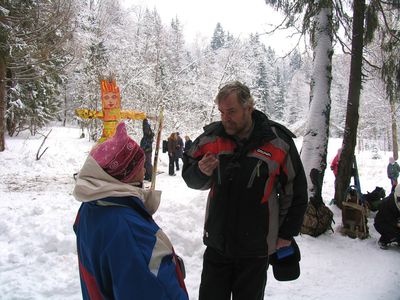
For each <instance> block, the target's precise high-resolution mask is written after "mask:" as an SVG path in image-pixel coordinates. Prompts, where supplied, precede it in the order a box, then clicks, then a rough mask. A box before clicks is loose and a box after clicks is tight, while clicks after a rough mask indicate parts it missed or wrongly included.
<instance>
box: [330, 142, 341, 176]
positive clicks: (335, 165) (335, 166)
mask: <svg viewBox="0 0 400 300" xmlns="http://www.w3.org/2000/svg"><path fill="white" fill-rule="evenodd" d="M341 154H342V148H339V149H338V150H337V153H336V155H335V157H334V158H333V160H332V163H331V170H332V171H333V174H334V175H335V178H336V177H337V174H338V166H339V159H340V155H341Z"/></svg>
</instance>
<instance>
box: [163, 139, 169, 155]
mask: <svg viewBox="0 0 400 300" xmlns="http://www.w3.org/2000/svg"><path fill="white" fill-rule="evenodd" d="M162 152H163V153H166V152H168V141H166V140H163V141H162Z"/></svg>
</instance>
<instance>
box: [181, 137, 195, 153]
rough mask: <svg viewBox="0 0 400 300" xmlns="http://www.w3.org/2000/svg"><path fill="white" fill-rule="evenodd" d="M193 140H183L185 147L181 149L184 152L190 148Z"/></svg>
mask: <svg viewBox="0 0 400 300" xmlns="http://www.w3.org/2000/svg"><path fill="white" fill-rule="evenodd" d="M192 144H193V142H192V140H187V141H186V142H185V148H184V149H183V151H184V152H186V151H188V150H189V149H190V147H191V146H192Z"/></svg>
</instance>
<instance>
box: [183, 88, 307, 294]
mask: <svg viewBox="0 0 400 300" xmlns="http://www.w3.org/2000/svg"><path fill="white" fill-rule="evenodd" d="M215 103H216V104H217V105H218V109H219V111H220V114H221V121H219V122H214V123H211V124H209V125H208V126H206V127H205V128H204V133H203V134H201V135H200V136H199V137H198V138H197V139H196V140H195V141H194V142H193V145H192V147H191V148H190V149H189V150H188V151H187V152H185V153H184V154H183V157H184V158H183V161H184V164H183V170H182V176H183V178H184V180H185V182H186V184H187V185H188V186H189V187H190V188H193V189H200V190H206V189H210V192H209V195H208V202H207V210H206V220H205V225H204V236H203V241H204V244H205V245H206V246H207V248H206V250H205V252H204V257H203V271H202V275H201V283H200V291H199V300H229V299H231V295H232V297H233V298H232V299H233V300H260V299H264V289H265V284H266V279H267V268H268V263H269V261H268V260H269V255H272V254H273V253H275V251H276V250H277V249H280V248H283V247H286V246H290V244H291V243H292V241H293V237H294V236H296V235H298V234H299V231H300V228H301V225H302V222H303V216H304V213H305V210H306V208H307V202H308V197H307V180H306V176H305V174H304V170H303V165H302V163H301V160H300V157H299V153H298V151H297V149H296V146H295V144H294V141H293V138H294V135H293V134H292V133H291V132H290V131H289V130H288V129H286V128H285V127H284V126H282V125H280V124H278V123H275V122H273V121H271V120H269V119H268V118H267V116H266V115H265V114H263V113H262V112H260V111H258V110H256V109H255V108H254V100H253V97H252V96H251V94H250V90H249V88H248V87H247V86H245V85H244V84H242V83H240V82H238V81H235V82H230V83H227V84H226V85H225V86H223V87H222V88H221V89H220V91H219V93H218V95H217V97H216V99H215ZM274 275H275V271H274Z"/></svg>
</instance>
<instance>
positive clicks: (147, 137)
mask: <svg viewBox="0 0 400 300" xmlns="http://www.w3.org/2000/svg"><path fill="white" fill-rule="evenodd" d="M142 129H143V137H142V139H141V140H140V147H141V148H142V149H143V151H144V155H145V157H146V159H145V162H144V168H145V169H146V173H145V175H144V180H147V181H151V177H152V175H153V165H152V163H151V160H152V154H153V140H154V132H153V130H151V127H150V124H149V121H148V120H147V119H144V120H143V123H142Z"/></svg>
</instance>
